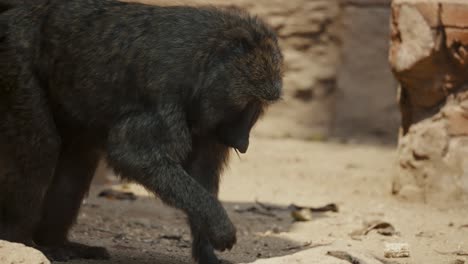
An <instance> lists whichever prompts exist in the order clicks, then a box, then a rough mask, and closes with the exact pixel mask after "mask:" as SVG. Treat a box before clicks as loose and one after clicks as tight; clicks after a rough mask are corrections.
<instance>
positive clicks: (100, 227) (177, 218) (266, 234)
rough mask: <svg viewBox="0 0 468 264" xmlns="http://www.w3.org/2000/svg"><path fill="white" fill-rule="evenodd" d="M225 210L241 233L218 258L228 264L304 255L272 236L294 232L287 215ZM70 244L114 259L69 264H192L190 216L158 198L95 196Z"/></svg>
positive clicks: (237, 206)
mask: <svg viewBox="0 0 468 264" xmlns="http://www.w3.org/2000/svg"><path fill="white" fill-rule="evenodd" d="M224 206H225V207H226V209H227V210H228V213H229V215H230V217H231V219H232V220H233V222H234V223H235V225H236V227H237V229H238V243H237V245H236V246H235V248H234V249H233V250H232V251H230V252H227V253H221V254H218V255H219V256H220V257H221V258H222V259H223V260H224V262H223V263H239V262H251V261H254V260H256V259H259V258H270V257H276V256H283V255H289V254H293V253H295V252H297V251H300V250H302V249H304V247H303V245H300V244H297V243H295V242H292V241H289V240H286V239H283V238H280V237H278V236H275V235H272V234H275V233H280V232H286V231H289V229H290V227H291V225H292V224H293V220H292V217H291V216H290V213H289V212H288V211H275V212H274V214H269V213H264V212H258V211H255V210H251V209H252V208H253V207H258V205H257V204H254V203H252V204H249V203H225V204H224ZM249 208H250V210H249ZM322 216H323V217H326V215H322ZM71 239H72V240H74V241H78V242H82V243H86V244H88V245H95V246H105V247H106V248H107V249H108V250H109V251H110V254H111V256H112V258H111V260H109V261H89V260H74V261H69V262H68V263H69V264H88V263H89V264H91V263H92V264H94V263H96V264H97V263H99V264H101V263H103V264H121V263H122V264H123V263H126V264H137V263H138V264H147V263H158V264H176V263H177V264H185V263H193V262H192V260H191V258H190V245H191V239H190V233H189V229H188V226H187V224H186V219H185V216H184V215H183V214H182V213H181V212H179V211H177V210H174V209H171V208H169V207H167V206H164V205H163V204H162V203H161V202H160V201H159V200H155V199H154V198H145V197H139V198H138V199H137V200H136V201H117V200H108V199H104V198H97V195H96V192H95V191H93V192H91V194H90V197H89V199H88V200H87V202H86V203H85V204H84V205H83V208H82V211H81V213H80V217H79V219H78V223H77V225H76V226H75V228H74V229H73V231H72V234H71ZM56 263H59V262H56Z"/></svg>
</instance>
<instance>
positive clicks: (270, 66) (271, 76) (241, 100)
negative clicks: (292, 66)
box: [202, 11, 283, 153]
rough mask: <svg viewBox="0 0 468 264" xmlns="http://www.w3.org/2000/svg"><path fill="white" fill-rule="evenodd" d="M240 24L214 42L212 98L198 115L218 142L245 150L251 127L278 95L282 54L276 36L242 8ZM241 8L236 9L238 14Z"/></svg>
mask: <svg viewBox="0 0 468 264" xmlns="http://www.w3.org/2000/svg"><path fill="white" fill-rule="evenodd" d="M232 12H238V13H237V15H240V16H242V20H239V23H238V24H236V23H233V25H232V26H231V27H230V28H229V29H227V30H225V31H223V32H222V33H221V34H220V36H219V38H218V39H216V40H215V41H214V43H215V45H213V50H212V52H213V56H212V60H210V63H211V67H210V70H209V71H210V73H211V75H210V78H211V80H210V81H211V85H210V89H209V94H210V96H209V97H210V99H209V100H206V102H204V103H205V105H204V109H205V110H207V109H209V110H207V111H205V112H204V113H203V114H202V115H209V122H210V123H211V124H212V125H213V131H214V132H215V134H216V137H217V138H218V140H219V141H220V142H221V143H222V144H225V145H226V146H228V147H232V148H234V149H236V150H238V151H239V152H241V153H245V152H246V151H247V149H248V146H249V135H250V131H251V129H252V127H253V126H254V124H255V123H256V121H257V120H258V118H259V117H260V116H261V115H262V113H263V112H264V110H265V108H266V107H267V106H268V105H270V104H272V103H274V102H276V101H278V100H279V99H280V97H281V95H282V67H283V56H282V54H281V51H280V48H279V46H278V41H277V37H276V34H275V33H274V32H273V30H272V29H270V28H269V27H268V26H266V25H265V24H264V23H263V22H262V21H261V20H259V19H258V18H255V17H250V16H248V15H246V14H245V13H242V12H240V11H232ZM239 12H240V13H239Z"/></svg>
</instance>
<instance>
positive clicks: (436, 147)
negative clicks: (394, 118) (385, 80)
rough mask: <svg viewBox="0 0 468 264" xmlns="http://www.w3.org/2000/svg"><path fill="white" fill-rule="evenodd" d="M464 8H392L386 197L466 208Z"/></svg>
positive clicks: (467, 35) (408, 3) (447, 1)
mask: <svg viewBox="0 0 468 264" xmlns="http://www.w3.org/2000/svg"><path fill="white" fill-rule="evenodd" d="M467 17H468V2H467V1H462V0H437V1H429V0H426V1H425V0H395V1H394V2H393V5H392V38H391V42H392V45H391V50H390V62H391V64H392V67H393V71H394V73H395V76H396V77H397V78H398V80H399V82H400V87H399V93H398V101H399V105H400V111H401V117H402V124H401V131H400V140H399V147H398V150H399V162H398V163H399V164H398V171H397V173H396V174H395V178H394V181H393V182H394V184H393V192H394V193H395V194H397V195H399V196H400V197H403V198H406V199H409V200H415V201H424V202H427V203H431V204H439V205H444V204H445V203H447V202H455V201H462V202H463V201H468V19H467Z"/></svg>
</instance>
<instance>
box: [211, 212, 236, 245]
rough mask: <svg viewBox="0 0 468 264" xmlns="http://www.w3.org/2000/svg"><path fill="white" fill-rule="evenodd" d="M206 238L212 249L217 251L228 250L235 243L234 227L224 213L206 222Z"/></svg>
mask: <svg viewBox="0 0 468 264" xmlns="http://www.w3.org/2000/svg"><path fill="white" fill-rule="evenodd" d="M208 224H209V226H207V229H206V230H207V232H208V234H207V235H208V238H209V240H210V242H211V245H212V246H213V248H214V249H216V250H219V251H225V250H226V249H228V250H230V249H232V247H233V246H234V244H236V242H237V238H236V232H237V231H236V227H235V226H234V224H232V222H231V220H230V219H229V217H227V215H226V214H225V217H220V218H215V219H211V221H210V223H208Z"/></svg>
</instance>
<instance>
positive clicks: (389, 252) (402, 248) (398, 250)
mask: <svg viewBox="0 0 468 264" xmlns="http://www.w3.org/2000/svg"><path fill="white" fill-rule="evenodd" d="M384 256H385V257H386V258H407V257H409V256H410V250H409V244H408V243H385V249H384Z"/></svg>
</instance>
